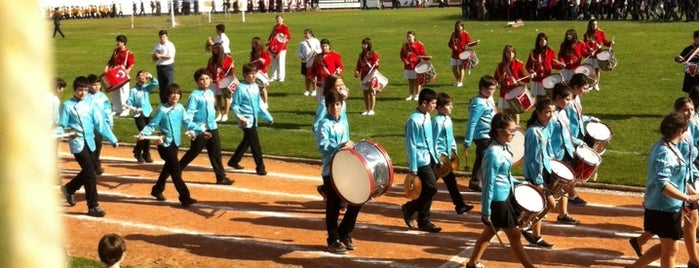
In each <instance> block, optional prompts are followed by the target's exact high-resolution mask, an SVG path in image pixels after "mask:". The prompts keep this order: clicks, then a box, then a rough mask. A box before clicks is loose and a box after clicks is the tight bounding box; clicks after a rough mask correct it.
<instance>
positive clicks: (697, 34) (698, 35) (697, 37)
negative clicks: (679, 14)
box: [692, 31, 699, 46]
mask: <svg viewBox="0 0 699 268" xmlns="http://www.w3.org/2000/svg"><path fill="white" fill-rule="evenodd" d="M692 36H693V39H694V45H695V46H699V31H694V34H693V35H692Z"/></svg>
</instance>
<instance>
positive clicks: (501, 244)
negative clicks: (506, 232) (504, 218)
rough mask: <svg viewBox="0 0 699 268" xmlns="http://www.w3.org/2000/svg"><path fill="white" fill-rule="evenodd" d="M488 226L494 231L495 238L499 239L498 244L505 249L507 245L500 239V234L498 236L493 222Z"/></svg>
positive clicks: (489, 222)
mask: <svg viewBox="0 0 699 268" xmlns="http://www.w3.org/2000/svg"><path fill="white" fill-rule="evenodd" d="M488 224H489V225H490V229H492V230H493V233H495V237H497V238H498V242H500V246H503V247H504V246H505V243H503V242H502V238H500V234H498V230H497V229H495V226H493V222H492V221H488Z"/></svg>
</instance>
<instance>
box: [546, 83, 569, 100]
mask: <svg viewBox="0 0 699 268" xmlns="http://www.w3.org/2000/svg"><path fill="white" fill-rule="evenodd" d="M571 95H573V90H572V89H571V88H570V87H569V86H568V85H565V84H563V83H557V84H556V85H555V86H553V92H552V94H551V97H552V98H553V99H554V100H555V99H558V98H562V99H563V98H565V97H568V96H571Z"/></svg>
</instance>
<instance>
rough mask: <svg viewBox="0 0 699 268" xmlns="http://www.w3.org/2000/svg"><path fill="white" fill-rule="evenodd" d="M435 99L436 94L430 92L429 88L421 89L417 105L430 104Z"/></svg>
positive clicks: (432, 91)
mask: <svg viewBox="0 0 699 268" xmlns="http://www.w3.org/2000/svg"><path fill="white" fill-rule="evenodd" d="M436 98H437V92H435V91H434V90H432V89H431V88H423V89H422V90H420V95H419V96H418V102H417V103H418V104H422V103H423V102H431V101H432V100H434V99H436Z"/></svg>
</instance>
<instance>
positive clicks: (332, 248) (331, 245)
mask: <svg viewBox="0 0 699 268" xmlns="http://www.w3.org/2000/svg"><path fill="white" fill-rule="evenodd" d="M328 251H329V252H330V253H335V254H340V255H345V254H347V249H346V248H345V246H344V245H342V243H341V242H340V240H338V239H335V240H332V241H329V242H328Z"/></svg>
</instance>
